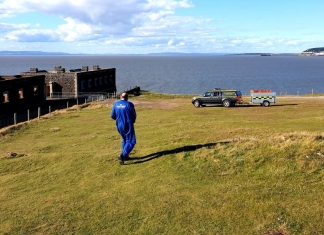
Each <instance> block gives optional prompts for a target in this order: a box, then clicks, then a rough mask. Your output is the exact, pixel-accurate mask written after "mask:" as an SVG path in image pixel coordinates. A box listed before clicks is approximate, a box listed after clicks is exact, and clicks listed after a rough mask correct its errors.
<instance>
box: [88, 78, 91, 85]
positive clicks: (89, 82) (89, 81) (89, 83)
mask: <svg viewBox="0 0 324 235" xmlns="http://www.w3.org/2000/svg"><path fill="white" fill-rule="evenodd" d="M88 87H91V79H89V80H88Z"/></svg>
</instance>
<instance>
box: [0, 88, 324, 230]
mask: <svg viewBox="0 0 324 235" xmlns="http://www.w3.org/2000/svg"><path fill="white" fill-rule="evenodd" d="M130 101H132V102H133V103H134V104H135V107H136V111H137V116H138V118H137V121H136V124H135V128H136V135H137V145H136V146H135V149H134V150H133V152H132V153H131V155H130V157H131V158H132V159H131V160H130V161H127V162H125V165H122V166H121V165H119V163H118V161H117V156H118V155H119V153H120V148H121V139H120V136H119V135H118V133H117V131H116V126H115V123H114V121H113V120H111V119H110V111H111V107H112V103H113V100H108V101H106V102H102V103H94V104H90V105H89V104H88V105H87V106H83V107H82V106H79V107H72V108H70V109H69V110H66V111H57V112H53V113H52V114H51V115H47V116H44V117H42V118H41V119H39V120H34V121H30V122H28V123H23V124H19V125H17V126H14V127H12V128H6V129H3V130H1V133H0V146H1V148H0V189H1V190H0V234H10V235H11V234H262V235H275V234H276V235H280V234H282V235H283V234H312V235H313V234H324V223H323V221H324V209H323V204H324V197H323V195H324V108H323V104H324V97H322V96H320V97H312V96H309V97H308V96H307V97H278V99H277V104H276V105H271V106H270V107H262V106H259V105H241V106H237V107H232V108H224V107H220V106H215V107H204V108H195V107H194V106H193V105H192V104H191V97H186V96H177V95H159V94H150V93H144V95H141V96H139V97H131V98H130Z"/></svg>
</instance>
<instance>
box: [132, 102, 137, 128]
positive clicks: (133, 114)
mask: <svg viewBox="0 0 324 235" xmlns="http://www.w3.org/2000/svg"><path fill="white" fill-rule="evenodd" d="M131 118H132V121H133V123H135V121H136V111H135V107H134V104H133V103H131Z"/></svg>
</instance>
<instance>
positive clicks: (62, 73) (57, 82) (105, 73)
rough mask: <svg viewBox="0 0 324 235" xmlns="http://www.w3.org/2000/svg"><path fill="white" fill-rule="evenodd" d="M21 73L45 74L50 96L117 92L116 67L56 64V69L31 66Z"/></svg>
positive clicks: (47, 93) (47, 90)
mask: <svg viewBox="0 0 324 235" xmlns="http://www.w3.org/2000/svg"><path fill="white" fill-rule="evenodd" d="M20 74H21V75H25V76H26V75H29V76H31V75H34V76H35V75H44V76H45V84H46V96H47V97H48V98H50V97H52V96H54V95H55V94H57V93H62V94H72V95H73V96H74V97H75V98H77V97H78V96H79V95H80V94H84V93H95V92H106V93H115V92H116V91H117V89H116V69H115V68H100V67H99V65H93V66H92V68H89V67H88V66H82V67H81V68H79V69H71V70H65V68H62V67H61V66H55V67H54V70H39V69H38V68H31V69H30V71H29V72H23V73H20Z"/></svg>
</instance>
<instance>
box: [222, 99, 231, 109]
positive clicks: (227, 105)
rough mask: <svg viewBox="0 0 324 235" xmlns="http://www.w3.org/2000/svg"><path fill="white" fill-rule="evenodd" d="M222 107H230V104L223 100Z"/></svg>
mask: <svg viewBox="0 0 324 235" xmlns="http://www.w3.org/2000/svg"><path fill="white" fill-rule="evenodd" d="M223 106H224V107H226V108H228V107H230V106H231V102H230V101H229V100H223Z"/></svg>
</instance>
